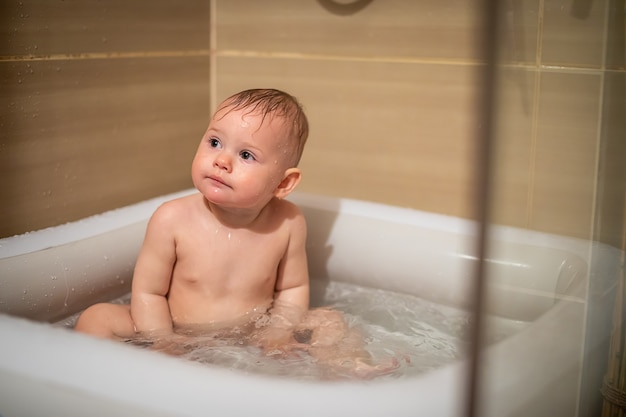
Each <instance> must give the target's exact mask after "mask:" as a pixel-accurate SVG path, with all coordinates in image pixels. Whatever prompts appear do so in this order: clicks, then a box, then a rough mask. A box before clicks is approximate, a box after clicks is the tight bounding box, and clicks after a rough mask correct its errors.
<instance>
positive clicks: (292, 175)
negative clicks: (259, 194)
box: [274, 168, 302, 198]
mask: <svg viewBox="0 0 626 417" xmlns="http://www.w3.org/2000/svg"><path fill="white" fill-rule="evenodd" d="M301 178H302V174H301V173H300V170H299V169H298V168H289V169H288V170H287V171H285V175H284V177H283V180H282V181H281V182H280V184H278V187H276V190H274V196H276V197H278V198H285V197H287V196H288V195H289V193H291V192H292V191H293V190H294V188H296V185H298V183H299V182H300V179H301Z"/></svg>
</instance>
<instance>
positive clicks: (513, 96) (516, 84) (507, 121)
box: [491, 68, 536, 227]
mask: <svg viewBox="0 0 626 417" xmlns="http://www.w3.org/2000/svg"><path fill="white" fill-rule="evenodd" d="M535 77H536V72H535V71H532V70H525V69H522V68H502V70H501V77H500V79H501V81H500V82H499V85H498V88H499V90H498V102H497V109H498V110H497V111H498V114H497V119H496V123H497V126H496V133H495V144H494V149H493V155H494V165H493V167H492V169H493V171H492V185H493V187H494V188H493V200H492V202H491V204H492V219H491V220H492V221H493V222H494V223H499V224H507V225H511V226H517V227H527V226H528V224H527V221H528V210H529V207H528V202H529V194H528V193H529V191H530V189H531V187H530V184H531V181H532V165H531V164H532V149H533V120H534V119H533V105H534V100H535V97H534V95H535V92H534V89H535Z"/></svg>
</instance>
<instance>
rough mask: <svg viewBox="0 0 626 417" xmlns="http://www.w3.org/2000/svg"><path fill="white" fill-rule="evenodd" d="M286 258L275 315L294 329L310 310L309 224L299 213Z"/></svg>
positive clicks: (277, 288)
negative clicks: (307, 250) (307, 249)
mask: <svg viewBox="0 0 626 417" xmlns="http://www.w3.org/2000/svg"><path fill="white" fill-rule="evenodd" d="M294 209H295V210H297V213H298V214H297V216H296V217H294V218H293V219H291V222H292V223H293V224H292V228H291V236H290V239H289V245H288V247H287V250H286V252H285V256H284V257H283V259H282V260H281V262H280V265H279V266H278V275H277V279H276V286H275V292H274V307H273V309H272V315H273V316H277V315H281V316H282V317H283V318H284V319H285V320H286V321H288V322H289V324H290V325H291V326H295V325H296V324H298V323H299V322H300V320H301V318H302V316H303V315H304V313H306V312H307V310H308V309H309V271H308V267H307V257H306V221H305V219H304V216H303V215H302V213H301V212H300V210H299V209H297V208H296V207H294Z"/></svg>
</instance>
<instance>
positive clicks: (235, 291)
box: [76, 89, 375, 369]
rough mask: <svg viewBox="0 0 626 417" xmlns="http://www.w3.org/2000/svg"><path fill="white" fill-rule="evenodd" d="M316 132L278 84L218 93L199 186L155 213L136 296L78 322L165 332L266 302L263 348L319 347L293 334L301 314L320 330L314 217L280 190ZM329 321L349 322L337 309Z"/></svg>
mask: <svg viewBox="0 0 626 417" xmlns="http://www.w3.org/2000/svg"><path fill="white" fill-rule="evenodd" d="M308 131H309V129H308V121H307V118H306V116H305V114H304V112H303V110H302V106H301V105H300V104H299V103H298V101H297V100H296V99H295V98H294V97H292V96H291V95H289V94H287V93H284V92H282V91H278V90H273V89H255V90H246V91H242V92H240V93H238V94H235V95H233V96H231V97H229V98H227V99H226V100H225V101H224V102H222V103H221V104H220V105H219V107H218V108H217V110H216V112H215V114H214V115H213V117H212V119H211V122H210V124H209V127H208V129H207V131H206V133H205V134H204V136H203V138H202V140H201V142H200V145H199V147H198V150H197V152H196V155H195V157H194V160H193V163H192V166H191V177H192V181H193V184H194V186H195V188H196V189H197V190H198V191H199V193H197V194H193V195H190V196H186V197H182V198H179V199H176V200H172V201H169V202H166V203H164V204H163V205H161V206H160V207H159V208H158V209H157V210H156V211H155V212H154V214H153V215H152V217H151V219H150V221H149V223H148V227H147V230H146V235H145V239H144V242H143V245H142V248H141V250H140V252H139V257H138V259H137V263H136V266H135V271H134V276H133V283H132V292H131V301H130V306H125V305H114V304H96V305H94V306H91V307H89V308H88V309H87V310H85V312H84V313H83V314H82V315H81V316H80V318H79V320H78V322H77V324H76V330H78V331H81V332H85V333H88V334H92V335H95V336H99V337H105V338H115V339H127V338H132V337H134V336H136V335H141V336H142V337H144V338H149V339H153V340H167V339H168V338H172V339H176V338H180V337H184V336H183V335H185V334H189V332H188V331H187V330H189V329H198V328H202V327H203V326H208V327H211V328H215V327H216V326H217V327H220V326H222V327H227V326H231V327H232V326H234V325H239V324H241V323H242V322H245V321H250V318H251V317H252V316H255V315H256V314H257V313H261V314H262V313H265V312H268V313H269V315H268V317H269V320H267V323H265V324H264V325H263V326H261V328H260V329H259V328H257V327H258V326H253V327H255V332H256V333H255V335H254V336H253V337H252V340H253V341H254V343H256V344H257V345H258V346H260V347H262V348H263V349H264V351H265V352H274V353H275V352H277V351H278V352H289V351H290V350H293V349H305V350H308V351H309V352H310V353H311V354H312V355H314V356H315V355H316V354H317V353H318V350H316V348H315V346H314V344H315V340H313V342H311V340H308V341H300V342H299V341H297V340H296V339H295V338H294V335H297V334H298V333H297V332H296V333H294V330H296V327H297V326H298V325H300V327H302V324H301V323H307V322H310V323H312V325H310V326H308V327H309V328H310V330H311V331H312V332H313V333H314V332H315V330H314V327H315V326H313V324H314V323H313V321H315V320H313V321H311V320H310V318H311V317H313V316H310V315H309V316H307V315H306V314H307V312H308V308H309V276H308V270H307V258H306V251H305V240H306V223H305V219H304V216H303V214H302V212H301V211H300V210H299V209H298V207H296V206H295V205H294V204H293V203H291V202H289V201H286V200H284V198H285V197H286V196H288V195H289V194H290V193H291V192H292V191H293V190H294V188H295V187H296V186H297V185H298V183H299V182H300V179H301V172H300V169H298V168H297V165H298V162H299V161H300V157H301V155H302V151H303V149H304V145H305V142H306V139H307V137H308ZM320 314H326V312H322V313H320ZM304 318H306V320H303V319H304ZM330 319H331V320H333V321H337V323H336V324H335V327H336V328H337V329H342V330H345V329H344V328H343V327H342V326H343V324H342V323H343V319H342V317H341V316H340V315H339V316H337V315H332V317H330ZM257 324H258V322H257ZM186 329H187V330H186ZM192 333H193V332H192ZM313 333H312V334H313ZM300 334H302V333H300ZM338 338H339V339H341V336H340V335H338ZM302 340H304V339H302ZM304 346H308V347H309V348H310V349H309V348H304ZM322 356H324V358H322ZM326 356H328V352H324V354H323V355H322V354H320V358H321V360H322V361H324V362H328V363H331V362H332V361H329V360H327V359H325V358H326ZM373 369H375V368H373Z"/></svg>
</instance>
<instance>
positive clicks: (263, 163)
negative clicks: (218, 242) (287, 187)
mask: <svg viewBox="0 0 626 417" xmlns="http://www.w3.org/2000/svg"><path fill="white" fill-rule="evenodd" d="M246 113H247V112H246V109H243V110H231V109H230V108H229V107H225V108H223V109H221V110H219V111H218V112H217V114H216V115H215V116H214V117H213V120H211V123H210V125H209V128H208V129H207V131H206V133H205V134H204V137H203V138H202V140H201V142H200V146H198V150H197V152H196V156H195V158H194V160H193V164H192V168H191V176H192V180H193V183H194V185H195V186H196V188H197V189H198V190H199V191H200V192H201V193H202V194H203V195H204V196H205V197H206V198H207V199H208V200H209V201H211V202H212V203H215V204H219V205H223V206H225V207H234V208H252V207H256V206H262V205H265V204H266V203H267V202H268V201H269V200H270V199H271V198H272V196H273V195H274V194H273V192H274V190H275V189H276V187H278V185H279V184H280V182H281V181H282V179H283V177H284V174H285V171H286V169H287V168H289V166H288V165H289V164H288V162H287V161H289V159H290V156H291V155H292V147H290V146H289V142H288V135H287V129H286V128H285V126H284V123H283V119H282V118H280V117H272V116H271V115H267V116H266V117H265V120H263V116H262V115H261V114H256V113H252V114H250V113H248V114H246Z"/></svg>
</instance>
